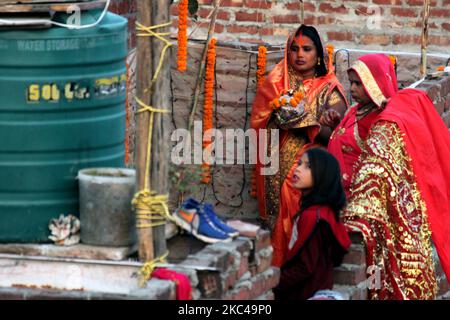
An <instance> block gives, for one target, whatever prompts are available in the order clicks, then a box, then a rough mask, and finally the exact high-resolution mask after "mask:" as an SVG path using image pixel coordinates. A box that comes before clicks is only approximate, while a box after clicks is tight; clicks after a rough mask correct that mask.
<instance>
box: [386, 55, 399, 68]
mask: <svg viewBox="0 0 450 320" xmlns="http://www.w3.org/2000/svg"><path fill="white" fill-rule="evenodd" d="M388 57H389V60H390V61H391V63H392V65H393V66H394V68H395V65H396V64H397V58H396V57H395V56H393V55H389V56H388Z"/></svg>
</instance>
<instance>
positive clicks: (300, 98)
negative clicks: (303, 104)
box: [294, 91, 303, 101]
mask: <svg viewBox="0 0 450 320" xmlns="http://www.w3.org/2000/svg"><path fill="white" fill-rule="evenodd" d="M294 98H295V100H297V101H300V100H303V94H302V93H301V92H298V91H297V92H296V93H294Z"/></svg>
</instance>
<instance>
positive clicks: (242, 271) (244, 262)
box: [236, 256, 249, 279]
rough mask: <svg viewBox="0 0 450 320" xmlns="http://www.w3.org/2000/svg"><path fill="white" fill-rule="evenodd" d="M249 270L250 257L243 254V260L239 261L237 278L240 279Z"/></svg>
mask: <svg viewBox="0 0 450 320" xmlns="http://www.w3.org/2000/svg"><path fill="white" fill-rule="evenodd" d="M247 271H249V266H248V257H245V256H241V261H240V262H239V268H238V271H237V274H236V279H240V278H241V277H242V276H243V275H244V274H245V273H246V272H247Z"/></svg>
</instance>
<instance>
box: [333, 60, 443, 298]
mask: <svg viewBox="0 0 450 320" xmlns="http://www.w3.org/2000/svg"><path fill="white" fill-rule="evenodd" d="M361 63H363V64H365V66H366V68H362V69H360V70H363V69H365V70H366V71H367V70H369V72H370V73H371V74H370V77H367V74H364V73H362V72H357V73H358V76H359V77H360V79H361V82H362V83H363V85H364V87H365V89H366V92H367V93H368V94H369V96H370V97H371V98H372V100H373V101H374V102H376V104H377V106H381V105H382V100H386V98H390V100H389V102H388V103H387V105H386V108H385V109H384V110H382V111H381V110H379V111H377V112H376V113H375V114H376V117H375V118H374V119H372V120H371V126H370V129H369V130H368V133H367V137H366V138H365V139H360V141H359V142H356V140H357V139H358V137H356V135H354V137H353V142H352V143H353V145H354V144H355V143H356V144H358V145H359V146H360V149H359V150H360V151H359V150H356V149H355V151H354V152H353V153H347V152H342V153H339V152H337V151H338V150H339V146H341V150H342V146H344V145H349V141H350V140H351V138H350V137H349V136H348V135H347V136H345V137H344V139H342V138H341V137H342V136H344V135H343V134H341V135H339V130H340V129H341V128H340V127H341V126H340V127H338V128H337V129H336V131H335V132H334V134H333V138H332V142H330V151H331V152H332V153H335V156H336V157H337V158H338V160H339V161H340V164H341V168H342V171H343V172H346V173H347V174H351V176H352V177H353V178H352V181H351V184H347V185H348V187H349V188H348V190H347V191H348V194H349V200H348V205H347V207H346V209H345V210H344V211H343V212H342V214H341V217H342V219H343V221H344V222H345V224H346V226H347V227H348V228H349V229H350V230H353V231H357V232H361V233H362V234H363V236H364V241H365V243H366V246H367V265H368V266H372V265H376V266H378V267H380V268H381V280H382V282H381V288H378V289H377V288H375V289H371V290H370V291H369V292H370V297H371V298H372V299H434V298H435V295H436V290H437V285H436V278H435V272H434V264H433V259H432V249H431V240H433V242H434V244H435V246H436V249H437V252H438V254H439V258H440V263H441V265H442V267H443V269H444V271H445V272H446V274H447V278H449V275H450V242H449V235H450V217H449V213H450V203H449V202H450V166H449V165H448V159H450V134H449V131H448V129H447V128H446V127H445V125H444V123H443V122H442V120H441V119H440V117H439V115H438V114H437V112H436V110H435V108H434V106H433V104H432V102H431V101H430V99H429V98H428V96H427V95H426V94H425V93H424V92H422V91H419V90H414V89H405V90H402V91H400V92H397V93H395V92H394V93H392V94H386V92H387V91H386V90H385V88H386V86H388V85H389V82H391V83H395V84H396V80H395V78H394V77H393V74H394V73H393V68H392V65H391V63H390V61H389V59H388V58H387V57H385V56H383V55H367V56H364V57H362V58H361V59H360V61H359V62H358V64H359V65H361ZM391 68H392V70H390V69H391ZM388 69H389V71H388V72H385V71H386V70H388ZM354 70H358V66H356V69H354ZM377 72H378V74H377ZM394 76H395V74H394ZM375 87H377V89H374V88H375ZM374 90H375V91H374ZM376 91H378V93H380V92H381V94H382V95H380V96H378V97H376V96H375V95H374V92H376ZM374 97H375V99H378V100H375V99H374ZM350 114H351V112H349V113H348V114H347V116H349V115H350ZM347 116H346V118H347ZM346 118H344V120H343V121H342V123H343V124H345V123H347V122H346V121H347V119H346ZM346 129H347V128H346ZM350 132H352V133H353V134H354V133H355V132H358V131H357V130H356V131H355V130H353V131H350ZM358 152H359V154H358ZM349 155H351V156H349ZM355 159H356V160H355ZM445 159H447V160H445ZM352 161H354V165H351V162H352Z"/></svg>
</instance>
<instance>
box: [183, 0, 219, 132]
mask: <svg viewBox="0 0 450 320" xmlns="http://www.w3.org/2000/svg"><path fill="white" fill-rule="evenodd" d="M213 5H214V11H213V14H212V16H211V22H210V23H209V30H208V37H207V38H206V43H205V48H204V49H203V54H202V60H200V65H199V67H198V74H197V81H196V82H195V91H194V100H193V102H192V107H191V114H190V116H189V123H188V130H189V131H191V129H192V126H193V124H194V118H195V112H196V110H197V104H198V98H199V96H200V90H201V87H202V82H203V81H202V80H203V74H204V72H205V66H206V53H207V52H208V44H209V42H210V41H211V38H212V36H213V34H214V26H215V25H216V17H217V12H218V11H219V0H214V3H213Z"/></svg>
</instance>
